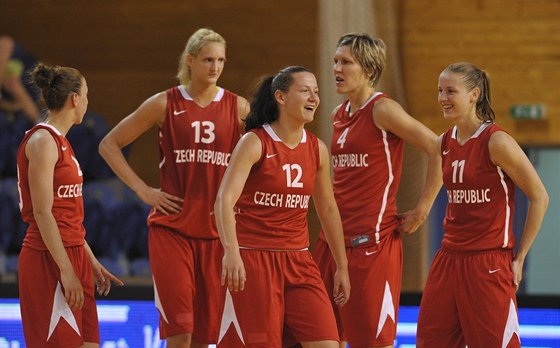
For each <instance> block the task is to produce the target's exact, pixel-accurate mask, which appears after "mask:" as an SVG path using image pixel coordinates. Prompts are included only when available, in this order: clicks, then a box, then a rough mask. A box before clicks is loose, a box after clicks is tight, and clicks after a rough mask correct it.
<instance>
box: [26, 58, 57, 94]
mask: <svg viewBox="0 0 560 348" xmlns="http://www.w3.org/2000/svg"><path fill="white" fill-rule="evenodd" d="M31 76H32V77H33V80H34V81H35V83H36V84H37V86H39V87H40V88H41V89H43V88H48V87H50V86H51V84H52V83H53V80H54V78H55V71H54V68H53V67H52V66H48V65H46V64H43V63H38V64H37V65H36V66H35V67H34V68H33V70H32V71H31Z"/></svg>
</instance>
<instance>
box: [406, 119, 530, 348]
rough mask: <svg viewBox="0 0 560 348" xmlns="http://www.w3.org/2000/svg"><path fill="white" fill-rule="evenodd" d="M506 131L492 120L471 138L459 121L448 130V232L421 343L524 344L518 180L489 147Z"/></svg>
mask: <svg viewBox="0 0 560 348" xmlns="http://www.w3.org/2000/svg"><path fill="white" fill-rule="evenodd" d="M498 131H503V129H502V128H500V127H499V126H498V125H496V124H493V123H484V124H482V125H481V126H480V128H479V129H478V130H477V131H476V132H475V133H474V134H473V135H472V137H471V138H470V139H469V140H468V141H467V142H466V143H465V144H463V145H460V144H459V143H458V141H457V136H456V134H457V129H456V127H453V128H452V129H450V130H448V131H447V132H446V133H445V134H444V135H443V138H442V144H441V155H442V169H443V182H444V185H445V189H446V190H447V196H448V203H447V211H446V216H445V220H444V230H445V235H444V238H443V242H442V248H441V250H439V251H438V253H437V254H436V256H435V258H434V261H433V263H432V266H431V269H430V274H429V276H428V281H427V284H426V288H425V290H424V294H423V297H422V304H421V306H420V315H419V323H418V340H417V345H418V347H433V346H434V344H435V345H438V346H445V347H464V346H465V344H467V345H468V346H469V347H506V346H507V347H519V346H520V343H519V324H518V320H517V304H516V298H515V287H514V285H513V272H512V266H511V263H512V258H513V247H514V244H515V241H514V235H513V229H512V225H513V210H514V190H515V185H514V183H513V181H512V180H511V179H510V178H509V177H508V175H507V173H505V172H504V171H503V170H502V169H501V168H500V167H498V166H496V165H495V164H494V163H493V162H492V159H491V158H490V153H489V149H488V142H489V139H490V137H491V136H492V134H494V133H495V132H498ZM436 342H437V344H436Z"/></svg>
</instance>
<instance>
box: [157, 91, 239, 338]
mask: <svg viewBox="0 0 560 348" xmlns="http://www.w3.org/2000/svg"><path fill="white" fill-rule="evenodd" d="M216 88H218V90H217V94H216V97H215V98H214V101H212V102H211V103H210V104H209V105H207V106H206V107H201V106H199V105H198V104H197V103H196V102H195V101H194V100H193V99H192V97H191V96H190V95H189V94H188V93H187V91H186V89H185V88H184V87H183V86H177V87H174V88H171V89H169V90H167V92H166V93H167V109H166V116H165V118H164V120H163V123H162V125H161V127H160V129H159V151H160V164H159V167H160V185H161V189H162V191H164V192H167V193H169V194H172V195H175V196H177V197H181V198H183V199H184V203H183V207H182V210H181V212H180V213H178V214H169V215H165V214H163V213H161V212H159V211H155V209H154V210H152V211H151V213H150V215H149V217H148V226H149V235H148V238H149V239H148V242H149V250H150V265H151V269H152V274H153V277H154V288H155V289H154V290H155V298H156V306H157V308H158V310H159V312H160V336H161V338H167V337H170V336H175V335H177V334H183V333H193V341H196V342H199V343H215V342H216V339H217V333H218V331H217V330H218V325H219V318H218V316H217V314H216V313H218V306H219V299H220V291H221V286H220V278H219V275H220V271H221V255H223V251H222V247H221V244H220V241H219V239H218V232H217V229H216V222H215V218H214V215H213V207H214V202H215V199H216V194H217V192H218V188H219V186H220V182H221V180H222V176H223V175H224V173H225V170H226V167H227V165H228V163H229V159H230V156H231V152H232V151H233V148H234V147H235V144H236V143H237V141H238V140H239V138H240V136H241V129H240V127H239V118H238V114H237V95H235V94H233V93H231V92H229V91H227V90H225V89H223V88H219V87H216ZM170 265H173V266H172V267H170ZM195 279H196V281H195ZM195 294H196V295H195ZM194 327H196V331H195V330H194ZM193 331H194V332H193Z"/></svg>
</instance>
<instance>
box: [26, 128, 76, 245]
mask: <svg viewBox="0 0 560 348" xmlns="http://www.w3.org/2000/svg"><path fill="white" fill-rule="evenodd" d="M39 129H46V130H47V131H49V133H51V135H52V137H53V139H54V140H55V142H56V145H57V148H58V161H57V162H56V165H55V167H54V178H53V198H54V200H53V206H52V213H53V216H54V218H55V220H56V224H57V226H58V229H59V231H60V236H61V237H62V243H63V244H64V246H65V247H70V246H76V245H83V244H84V237H85V235H86V230H85V229H84V226H83V224H82V223H83V221H84V202H83V200H82V184H83V176H82V170H81V169H80V165H79V163H78V160H77V159H76V156H75V155H74V150H72V146H70V142H69V141H68V139H66V137H65V136H63V135H62V134H61V133H60V132H59V131H58V129H56V128H54V127H53V126H51V125H49V124H46V123H40V124H38V125H36V126H35V127H33V128H32V129H30V130H29V131H27V133H26V134H25V137H24V138H23V140H22V141H21V143H20V145H19V148H18V153H17V167H18V188H19V193H20V203H19V208H20V211H21V216H22V218H23V221H25V222H27V223H28V224H29V227H28V228H27V233H26V235H25V239H24V240H23V244H24V245H25V246H27V247H29V248H32V249H36V250H47V247H46V245H45V243H44V242H43V238H41V234H40V232H39V227H38V226H37V222H36V221H35V216H34V215H33V205H32V203H31V194H30V192H29V175H28V168H29V160H28V159H27V156H26V155H25V146H26V145H27V141H28V140H29V138H30V137H31V135H32V134H33V133H35V132H36V131H37V130H39ZM38 174H39V175H40V173H38Z"/></svg>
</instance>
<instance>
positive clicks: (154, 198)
mask: <svg viewBox="0 0 560 348" xmlns="http://www.w3.org/2000/svg"><path fill="white" fill-rule="evenodd" d="M137 194H138V197H140V199H141V200H142V201H143V202H144V203H146V204H148V205H149V206H151V207H154V208H156V209H157V210H159V211H160V212H162V213H164V214H165V215H169V214H177V213H179V212H181V209H182V208H183V199H182V198H180V197H177V196H173V195H171V194H169V193H166V192H163V191H162V190H161V189H156V188H153V187H149V186H146V188H144V189H142V190H139V191H138V192H137Z"/></svg>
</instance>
